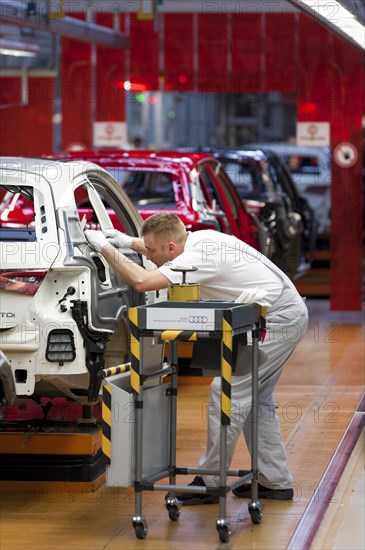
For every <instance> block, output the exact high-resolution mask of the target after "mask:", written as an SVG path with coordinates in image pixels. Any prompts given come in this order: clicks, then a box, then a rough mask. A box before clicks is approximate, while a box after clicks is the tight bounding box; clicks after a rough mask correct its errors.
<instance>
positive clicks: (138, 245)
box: [130, 237, 147, 256]
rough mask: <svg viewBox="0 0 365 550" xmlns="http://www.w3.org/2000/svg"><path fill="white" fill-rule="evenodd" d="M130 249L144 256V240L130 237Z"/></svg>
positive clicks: (145, 251)
mask: <svg viewBox="0 0 365 550" xmlns="http://www.w3.org/2000/svg"><path fill="white" fill-rule="evenodd" d="M130 248H131V249H132V250H134V252H137V253H138V254H143V256H146V254H147V250H146V247H145V245H144V240H143V239H141V238H140V237H132V244H131V245H130Z"/></svg>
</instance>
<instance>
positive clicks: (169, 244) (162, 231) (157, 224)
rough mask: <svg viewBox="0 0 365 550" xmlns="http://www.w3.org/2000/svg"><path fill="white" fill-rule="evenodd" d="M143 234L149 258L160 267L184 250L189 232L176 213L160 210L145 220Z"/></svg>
mask: <svg viewBox="0 0 365 550" xmlns="http://www.w3.org/2000/svg"><path fill="white" fill-rule="evenodd" d="M141 236H142V237H143V240H144V244H145V247H146V249H147V255H146V256H147V258H148V259H149V260H152V262H154V263H155V264H156V265H157V267H160V266H161V265H163V264H164V263H166V262H168V261H171V260H173V259H174V258H176V257H177V256H179V255H180V254H181V253H182V252H183V251H184V245H185V241H186V238H187V232H186V229H185V226H184V224H183V223H182V221H181V220H180V218H178V216H176V214H170V213H169V212H159V213H158V214H154V215H153V216H150V217H149V218H147V219H146V220H145V221H144V222H143V224H142V228H141Z"/></svg>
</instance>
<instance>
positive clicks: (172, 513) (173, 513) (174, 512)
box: [167, 506, 181, 521]
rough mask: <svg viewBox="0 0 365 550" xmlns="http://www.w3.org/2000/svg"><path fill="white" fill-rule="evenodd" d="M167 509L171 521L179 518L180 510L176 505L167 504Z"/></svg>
mask: <svg viewBox="0 0 365 550" xmlns="http://www.w3.org/2000/svg"><path fill="white" fill-rule="evenodd" d="M167 511H168V513H169V518H170V520H171V521H177V520H178V519H179V517H180V513H181V510H180V508H179V507H178V506H168V507H167Z"/></svg>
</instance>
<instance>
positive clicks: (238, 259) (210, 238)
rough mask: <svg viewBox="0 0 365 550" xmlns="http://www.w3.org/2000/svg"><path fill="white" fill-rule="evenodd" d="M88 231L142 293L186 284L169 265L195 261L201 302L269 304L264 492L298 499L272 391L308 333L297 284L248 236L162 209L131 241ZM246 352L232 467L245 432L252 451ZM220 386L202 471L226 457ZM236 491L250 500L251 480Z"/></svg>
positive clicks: (262, 429) (261, 394) (263, 384)
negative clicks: (148, 266) (191, 223)
mask: <svg viewBox="0 0 365 550" xmlns="http://www.w3.org/2000/svg"><path fill="white" fill-rule="evenodd" d="M85 234H86V237H87V239H88V241H89V243H90V245H91V246H92V247H93V248H94V249H95V250H97V251H98V252H100V253H101V254H102V255H103V256H104V257H105V259H106V260H107V261H108V262H109V263H110V265H111V266H112V267H113V268H114V269H115V271H116V272H117V273H119V274H120V276H121V277H122V278H123V279H124V280H125V281H126V283H127V284H129V285H131V286H132V287H133V288H135V289H136V290H137V291H140V292H147V291H153V290H160V289H163V288H167V287H168V286H169V285H170V284H171V283H180V282H181V273H177V272H174V271H172V270H171V269H170V268H171V267H172V266H181V265H191V266H196V267H198V270H197V271H192V272H189V282H190V283H200V294H201V299H203V300H223V301H236V300H237V299H239V301H241V302H248V303H251V302H255V301H256V302H258V303H261V304H262V305H266V306H267V315H266V336H265V339H264V341H263V343H262V344H261V345H260V346H259V348H260V355H259V390H258V412H257V414H258V422H259V435H258V481H259V487H258V496H259V498H271V499H276V500H290V499H292V498H293V488H292V485H293V480H292V477H291V475H290V473H289V471H288V469H287V457H286V453H285V448H284V444H283V440H282V437H281V433H280V426H279V421H278V418H277V415H276V413H275V406H274V400H273V391H274V389H275V386H276V384H277V383H278V380H279V378H280V375H281V372H282V369H283V366H284V363H285V362H286V360H287V359H288V357H289V356H290V355H291V353H292V352H293V350H294V349H295V347H296V346H297V344H298V343H299V342H300V340H301V339H302V337H303V336H304V334H305V332H306V329H307V324H308V312H307V308H306V306H305V303H304V301H303V299H302V298H301V296H300V295H299V294H298V292H297V290H296V288H295V286H294V285H293V283H292V282H291V281H290V280H289V279H288V277H287V276H286V275H285V274H284V273H283V272H282V271H281V270H280V269H279V268H277V267H276V266H275V265H274V264H273V263H272V262H270V260H268V259H267V258H266V257H265V256H263V255H262V254H260V253H259V252H258V251H257V250H255V249H254V248H252V247H250V246H249V245H247V244H246V243H244V242H243V241H240V240H239V239H237V238H236V237H233V236H232V235H226V234H223V233H219V232H216V231H213V230H202V231H196V232H194V233H188V232H187V231H186V229H185V226H184V225H183V223H182V222H181V220H180V219H179V218H178V217H177V216H176V215H174V214H171V213H165V212H161V213H158V214H154V215H153V216H151V217H149V218H147V219H146V220H145V221H144V223H143V225H142V229H141V238H132V237H130V236H128V235H125V234H124V233H121V232H119V231H117V230H108V231H105V234H104V233H102V232H101V231H85ZM128 247H129V248H131V249H133V250H134V251H136V252H138V253H141V254H144V255H145V256H146V257H147V258H148V259H149V260H151V261H152V262H154V263H155V264H156V266H157V269H156V270H152V271H146V270H145V269H144V268H143V267H141V266H139V265H137V264H135V263H134V262H133V261H132V260H130V259H129V258H127V257H126V256H124V255H123V254H122V253H121V252H120V250H121V249H123V248H128ZM247 349H249V348H247V346H246V347H245V346H241V347H240V348H239V350H238V354H237V360H236V368H235V376H233V378H232V394H231V406H232V416H231V424H230V426H228V433H227V468H229V466H230V464H231V461H232V458H233V453H234V450H235V447H236V444H237V440H238V438H239V435H240V433H241V432H243V435H244V437H245V440H246V444H247V447H248V449H249V450H250V447H251V414H252V411H251V362H250V361H247ZM245 354H246V355H245ZM243 357H246V361H244V360H243ZM205 366H206V367H209V365H205ZM220 384H221V378H220V377H216V378H214V379H213V382H212V384H211V392H210V398H209V407H208V411H209V414H208V437H207V448H206V451H205V453H204V454H203V456H202V457H201V459H200V461H199V468H206V469H214V470H217V471H219V460H220V458H219V455H220V451H219V440H220ZM218 484H219V476H196V477H195V479H194V480H193V481H192V483H191V484H190V485H200V486H202V485H218ZM233 493H234V494H235V495H236V496H237V497H242V498H250V496H251V488H250V484H247V483H246V484H243V485H241V486H239V487H238V488H237V489H235V490H233ZM176 496H177V497H178V498H179V499H180V500H181V501H182V502H183V504H184V505H189V504H190V505H191V504H207V503H215V502H218V496H217V495H207V494H201V495H197V494H195V493H193V494H191V493H190V494H189V493H182V494H179V495H176Z"/></svg>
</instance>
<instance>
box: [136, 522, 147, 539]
mask: <svg viewBox="0 0 365 550" xmlns="http://www.w3.org/2000/svg"><path fill="white" fill-rule="evenodd" d="M134 532H135V534H136V537H137V539H140V540H142V539H145V538H146V537H147V532H148V529H147V527H145V526H144V525H143V523H138V524H137V525H135V526H134Z"/></svg>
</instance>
